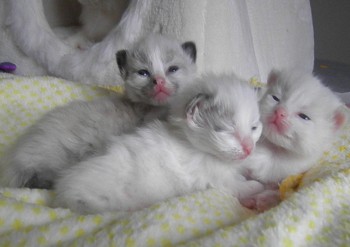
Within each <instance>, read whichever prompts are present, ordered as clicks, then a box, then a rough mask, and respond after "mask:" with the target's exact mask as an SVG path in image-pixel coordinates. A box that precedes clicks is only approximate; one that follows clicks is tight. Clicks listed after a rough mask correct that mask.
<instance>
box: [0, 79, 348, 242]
mask: <svg viewBox="0 0 350 247" xmlns="http://www.w3.org/2000/svg"><path fill="white" fill-rule="evenodd" d="M106 93H107V91H105V90H103V89H98V88H93V87H89V86H84V85H78V84H76V83H72V82H68V81H65V80H61V79H58V78H52V77H30V78H28V77H17V76H13V75H9V74H0V156H1V155H2V154H4V152H5V151H6V147H8V146H9V145H10V144H11V143H13V141H14V140H15V138H16V137H17V136H18V135H20V134H21V133H22V132H23V130H24V129H25V128H26V127H27V126H29V125H30V124H32V123H33V122H34V121H35V120H36V119H38V117H40V116H41V115H42V114H43V113H44V112H46V111H48V110H50V109H52V108H53V107H55V106H58V105H62V104H65V103H67V102H69V101H71V100H73V99H87V100H89V99H93V98H96V97H99V96H101V95H104V94H106ZM346 111H347V114H348V116H350V113H349V111H348V110H346ZM289 182H290V181H287V182H286V183H284V184H283V186H284V192H285V190H288V191H289V192H290V188H291V187H290V186H289V184H290V183H289ZM298 185H299V188H298V192H296V193H289V194H288V196H289V197H288V199H286V200H284V201H283V202H282V203H281V204H280V205H279V206H277V207H275V208H273V209H271V210H269V211H267V212H265V213H262V214H260V215H255V214H254V213H252V212H250V211H248V210H246V209H243V208H242V207H240V206H239V203H238V202H237V200H236V199H235V198H232V197H231V196H229V195H226V194H223V193H221V192H219V191H215V190H208V191H205V192H199V193H195V194H191V195H187V196H184V197H179V198H173V199H171V200H168V201H165V202H162V203H159V204H157V205H154V206H152V207H150V208H146V209H144V210H141V211H139V212H135V213H105V214H98V215H86V216H81V215H77V214H74V213H72V212H70V211H69V210H68V209H54V208H50V207H48V206H47V205H48V203H49V202H50V200H51V198H52V196H53V195H52V192H49V191H45V190H30V189H10V188H0V246H127V247H134V246H135V247H136V246H150V247H151V246H175V245H181V246H218V247H219V246H269V247H270V246H285V247H292V246H347V245H348V244H349V242H350V207H349V205H350V125H347V126H345V128H344V132H343V133H342V134H341V135H340V137H339V139H338V140H337V141H336V142H335V143H334V145H333V148H332V149H331V150H329V151H327V152H326V153H325V154H324V157H323V159H322V160H321V161H320V163H319V165H318V166H316V167H315V168H313V169H312V170H311V171H310V172H308V173H307V174H306V175H304V177H303V178H302V182H301V184H300V183H298ZM286 186H287V188H285V187H286Z"/></svg>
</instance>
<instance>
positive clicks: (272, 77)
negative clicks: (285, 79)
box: [267, 69, 280, 86]
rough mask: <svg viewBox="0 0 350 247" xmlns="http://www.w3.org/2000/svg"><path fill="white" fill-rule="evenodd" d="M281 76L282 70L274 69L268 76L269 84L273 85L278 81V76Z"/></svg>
mask: <svg viewBox="0 0 350 247" xmlns="http://www.w3.org/2000/svg"><path fill="white" fill-rule="evenodd" d="M279 77H280V71H278V70H276V69H273V70H271V72H270V73H269V76H268V78H267V85H268V86H272V85H273V84H275V83H276V82H277V81H278V78H279Z"/></svg>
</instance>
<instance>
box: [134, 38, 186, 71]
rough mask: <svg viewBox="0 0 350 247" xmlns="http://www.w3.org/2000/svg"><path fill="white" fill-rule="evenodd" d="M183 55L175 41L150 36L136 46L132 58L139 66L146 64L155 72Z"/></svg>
mask: <svg viewBox="0 0 350 247" xmlns="http://www.w3.org/2000/svg"><path fill="white" fill-rule="evenodd" d="M183 53H184V51H183V50H182V48H181V46H180V44H179V43H178V42H176V41H175V40H171V39H169V38H167V37H164V36H161V35H150V36H147V37H146V38H145V39H144V40H142V41H141V42H140V43H139V44H138V45H137V46H136V49H134V54H133V56H134V57H135V58H136V60H137V62H138V63H139V64H140V65H141V64H148V65H151V66H152V67H153V68H154V69H155V70H157V69H158V70H161V69H162V68H163V65H164V64H167V63H171V62H172V61H173V60H174V59H176V57H181V55H183Z"/></svg>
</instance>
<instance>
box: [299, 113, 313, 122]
mask: <svg viewBox="0 0 350 247" xmlns="http://www.w3.org/2000/svg"><path fill="white" fill-rule="evenodd" d="M298 116H299V117H300V118H301V119H304V120H307V121H308V120H311V118H309V116H307V115H305V114H304V113H299V114H298Z"/></svg>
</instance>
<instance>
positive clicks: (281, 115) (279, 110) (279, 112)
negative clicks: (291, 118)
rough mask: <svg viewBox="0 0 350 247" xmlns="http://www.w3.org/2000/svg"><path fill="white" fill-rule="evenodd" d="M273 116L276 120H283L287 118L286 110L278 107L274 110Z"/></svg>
mask: <svg viewBox="0 0 350 247" xmlns="http://www.w3.org/2000/svg"><path fill="white" fill-rule="evenodd" d="M275 116H276V117H277V118H285V117H287V116H288V113H287V111H286V109H284V108H283V107H280V106H279V107H277V108H276V109H275Z"/></svg>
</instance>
